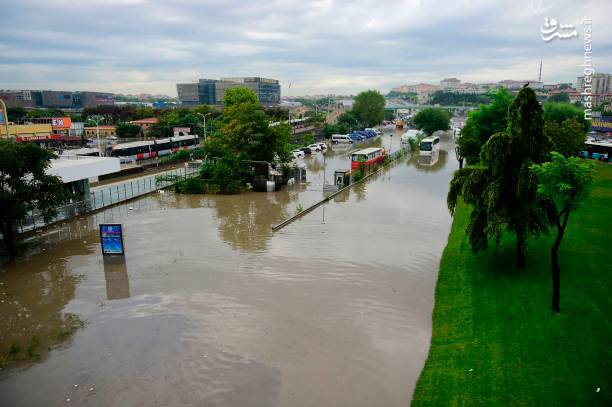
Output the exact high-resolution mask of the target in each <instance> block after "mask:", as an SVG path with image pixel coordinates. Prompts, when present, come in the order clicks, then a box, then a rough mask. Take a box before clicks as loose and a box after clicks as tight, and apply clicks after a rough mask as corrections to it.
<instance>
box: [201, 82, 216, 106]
mask: <svg viewBox="0 0 612 407" xmlns="http://www.w3.org/2000/svg"><path fill="white" fill-rule="evenodd" d="M217 82H218V81H217V80H215V79H200V80H199V81H198V98H199V99H200V104H202V105H214V104H216V103H217V97H216V95H217V86H216V84H217Z"/></svg>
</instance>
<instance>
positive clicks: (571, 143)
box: [544, 117, 586, 157]
mask: <svg viewBox="0 0 612 407" xmlns="http://www.w3.org/2000/svg"><path fill="white" fill-rule="evenodd" d="M544 132H545V134H546V136H548V137H549V138H550V140H551V142H552V146H553V150H555V151H557V152H559V153H561V154H563V155H564V156H566V157H569V156H572V155H577V154H578V152H579V151H581V150H584V142H585V141H586V133H585V132H584V125H583V124H581V123H579V122H578V121H577V120H576V119H575V118H573V117H571V118H569V119H565V121H563V122H562V123H560V124H559V123H557V122H556V121H552V120H549V121H546V122H545V124H544Z"/></svg>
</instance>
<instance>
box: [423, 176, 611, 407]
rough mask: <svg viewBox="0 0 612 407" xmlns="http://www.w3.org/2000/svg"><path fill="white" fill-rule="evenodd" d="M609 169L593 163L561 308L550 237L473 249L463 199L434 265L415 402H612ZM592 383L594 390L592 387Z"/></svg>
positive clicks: (565, 259)
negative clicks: (556, 301) (522, 246)
mask: <svg viewBox="0 0 612 407" xmlns="http://www.w3.org/2000/svg"><path fill="white" fill-rule="evenodd" d="M611 215H612V167H610V166H605V165H602V164H598V165H597V169H596V182H595V185H594V188H593V190H592V192H591V195H590V197H589V198H588V200H587V202H585V204H584V206H583V207H581V208H580V209H579V210H578V211H577V212H575V213H573V214H571V215H570V220H569V225H568V229H567V233H566V236H565V238H564V240H563V243H562V245H561V250H560V254H559V258H560V264H561V313H560V314H559V315H555V314H553V313H552V312H551V311H550V296H551V277H550V255H549V253H550V245H551V241H552V236H541V237H536V238H531V239H530V240H529V252H528V259H527V262H528V268H527V269H525V270H517V269H516V268H515V267H514V266H515V252H514V241H513V239H512V238H511V237H507V236H505V237H504V242H503V245H501V246H500V247H496V246H495V245H492V247H490V249H489V251H487V252H484V253H478V254H473V253H472V252H471V249H470V245H469V242H468V239H467V236H466V235H465V232H464V230H465V226H466V224H467V220H468V216H469V209H468V208H467V207H466V206H465V205H459V207H458V209H457V212H456V215H455V219H454V222H453V227H452V231H451V234H450V236H449V240H448V245H447V246H446V249H445V250H444V254H443V256H442V260H441V263H440V273H439V277H438V283H437V288H436V306H435V309H434V313H433V337H432V342H431V349H430V353H429V357H428V359H427V362H426V364H425V368H424V369H423V372H422V373H421V377H420V379H419V381H418V383H417V388H416V391H415V394H414V398H413V405H421V404H426V405H449V404H451V405H485V404H486V405H546V406H554V405H567V406H576V405H581V406H587V405H588V406H592V405H612V322H611V320H612V318H611V314H612V303H611V296H610V290H611V289H612V263H611V261H610V258H611V257H610V252H611V251H612V244H611V243H612V230H611V229H610V226H611ZM597 388H600V390H599V392H597Z"/></svg>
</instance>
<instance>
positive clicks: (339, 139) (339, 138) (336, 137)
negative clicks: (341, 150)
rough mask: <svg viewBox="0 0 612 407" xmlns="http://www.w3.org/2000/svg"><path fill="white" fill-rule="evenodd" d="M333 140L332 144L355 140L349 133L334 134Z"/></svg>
mask: <svg viewBox="0 0 612 407" xmlns="http://www.w3.org/2000/svg"><path fill="white" fill-rule="evenodd" d="M331 142H332V144H339V143H352V142H353V140H352V139H351V137H350V136H349V135H348V134H332V136H331Z"/></svg>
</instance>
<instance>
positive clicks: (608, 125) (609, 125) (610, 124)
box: [591, 116, 612, 133]
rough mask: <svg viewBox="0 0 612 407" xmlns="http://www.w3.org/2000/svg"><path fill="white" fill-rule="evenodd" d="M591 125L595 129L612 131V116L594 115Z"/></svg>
mask: <svg viewBox="0 0 612 407" xmlns="http://www.w3.org/2000/svg"><path fill="white" fill-rule="evenodd" d="M591 127H592V128H593V130H595V131H603V132H604V133H605V132H612V117H609V116H601V117H595V116H593V120H592V121H591Z"/></svg>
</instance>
